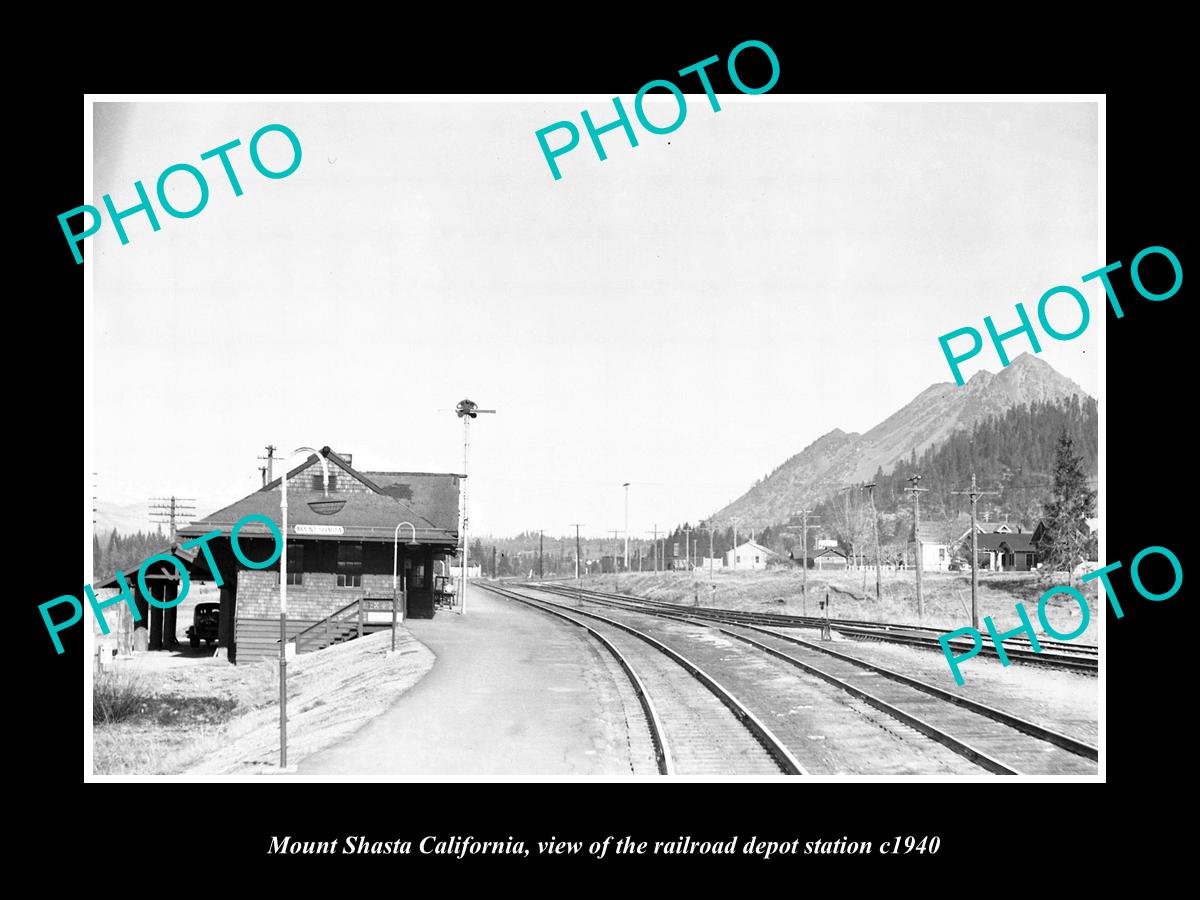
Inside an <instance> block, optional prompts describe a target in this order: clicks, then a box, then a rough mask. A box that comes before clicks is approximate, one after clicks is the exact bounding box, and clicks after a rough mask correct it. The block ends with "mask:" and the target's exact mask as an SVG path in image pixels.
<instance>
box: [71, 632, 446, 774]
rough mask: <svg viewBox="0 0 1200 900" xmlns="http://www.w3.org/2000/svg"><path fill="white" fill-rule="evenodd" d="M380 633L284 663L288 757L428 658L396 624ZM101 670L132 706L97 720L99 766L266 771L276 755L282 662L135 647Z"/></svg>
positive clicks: (349, 725) (393, 692) (391, 689)
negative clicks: (121, 715) (124, 715)
mask: <svg viewBox="0 0 1200 900" xmlns="http://www.w3.org/2000/svg"><path fill="white" fill-rule="evenodd" d="M390 646H391V634H390V633H389V632H379V633H377V634H373V635H369V636H368V637H365V638H362V639H360V640H355V641H349V642H347V643H345V644H339V645H336V646H334V647H331V648H329V649H327V650H324V651H321V652H319V653H312V654H303V655H301V656H298V657H294V658H292V659H290V660H289V661H288V733H289V740H288V762H289V764H294V763H296V762H299V761H300V760H301V759H303V758H304V757H305V756H308V755H310V754H312V753H315V752H317V751H318V750H321V749H324V748H325V747H327V746H329V745H330V744H332V743H334V742H336V741H338V740H340V739H342V738H343V737H345V736H347V735H349V734H351V733H352V732H354V731H355V730H357V729H358V728H359V727H361V726H362V725H364V724H365V723H367V722H368V721H370V719H372V718H373V717H374V716H376V715H378V714H379V713H380V712H382V711H383V710H384V709H386V708H387V707H388V706H390V705H391V704H392V703H393V702H394V701H395V700H396V699H397V698H398V697H399V696H400V695H401V694H402V693H403V692H404V691H406V690H408V689H409V688H410V687H412V686H413V685H414V684H416V683H417V682H418V681H419V680H420V679H421V678H422V677H423V676H424V675H425V673H426V672H428V671H429V669H430V668H432V666H433V662H434V655H433V653H432V652H431V651H430V650H429V649H428V648H427V647H425V646H424V645H423V644H422V643H420V642H419V641H418V640H416V638H414V637H413V636H412V635H411V634H410V633H409V632H408V631H406V630H404V631H401V633H400V637H399V639H398V641H397V647H396V653H395V654H392V653H390V652H389V651H390ZM101 677H103V678H121V679H126V680H128V681H129V682H131V684H132V689H133V690H134V691H136V693H137V695H138V697H139V699H138V701H137V704H136V711H135V712H134V714H133V715H132V716H131V717H130V718H128V719H126V720H124V721H122V722H118V723H109V724H104V723H97V724H95V725H94V726H93V741H94V746H93V771H94V772H95V773H96V774H102V775H113V774H117V775H120V774H155V775H165V774H179V773H184V774H224V773H247V772H256V771H269V770H270V769H272V768H273V767H274V766H277V765H278V761H279V703H278V701H279V667H278V663H277V662H275V661H269V662H267V661H264V662H259V663H254V664H249V665H238V666H233V665H230V664H228V663H227V662H226V661H225V660H223V659H213V658H211V649H207V648H201V649H200V650H198V651H191V650H190V648H188V647H187V646H186V645H185V646H184V647H183V648H182V650H181V651H180V652H177V653H169V652H161V653H145V654H138V655H136V656H135V657H134V658H133V659H131V660H122V661H120V662H119V663H118V665H117V666H115V667H114V669H113V672H112V673H111V674H106V675H104V676H101Z"/></svg>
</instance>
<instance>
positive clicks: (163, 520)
mask: <svg viewBox="0 0 1200 900" xmlns="http://www.w3.org/2000/svg"><path fill="white" fill-rule="evenodd" d="M195 501H196V498H195V497H176V496H174V495H172V496H170V497H151V498H150V520H151V521H152V522H158V523H160V524H164V525H167V526H168V527H169V528H170V529H171V543H172V544H173V543H175V538H176V534H175V532H176V529H177V528H178V526H179V522H180V521H181V520H183V519H190V518H191V517H192V515H194V514H195V512H196V507H195V506H193V504H194V503H195Z"/></svg>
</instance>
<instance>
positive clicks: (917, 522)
mask: <svg viewBox="0 0 1200 900" xmlns="http://www.w3.org/2000/svg"><path fill="white" fill-rule="evenodd" d="M908 483H909V484H911V485H912V487H908V488H905V489H904V490H905V492H906V493H909V494H912V498H913V547H914V549H915V555H916V564H917V619H918V620H920V619H921V618H923V617H924V615H925V597H924V596H923V595H922V593H921V569H922V568H923V561H922V559H921V495H922V494H924V493H926V492H927V491H928V490H929V488H923V487H918V485H919V484H920V483H921V476H920V475H917V474H915V473H914V474H912V475H909V476H908Z"/></svg>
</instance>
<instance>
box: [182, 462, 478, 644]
mask: <svg viewBox="0 0 1200 900" xmlns="http://www.w3.org/2000/svg"><path fill="white" fill-rule="evenodd" d="M326 460H327V462H328V465H329V490H328V499H329V500H332V501H338V502H334V503H322V502H320V501H323V500H325V499H326V497H325V490H324V483H323V473H322V466H321V464H320V461H319V459H318V457H317V456H316V455H313V456H310V457H309V458H308V459H307V460H305V461H304V462H302V463H301V464H300V465H298V466H296V468H294V469H292V470H291V471H290V472H288V473H287V476H286V477H287V499H288V533H287V535H285V536H284V537H285V540H286V543H287V554H288V557H287V569H288V587H287V596H288V622H287V627H288V638H289V639H291V638H294V637H295V635H296V634H297V633H298V632H300V631H303V630H304V629H306V628H309V627H310V626H313V625H315V624H317V623H318V622H320V621H321V620H323V619H325V618H326V617H327V616H330V615H331V614H333V613H335V612H337V611H338V610H340V609H343V608H344V607H346V606H347V605H349V604H352V603H354V602H355V601H359V600H370V599H390V598H391V597H392V566H393V552H395V553H396V558H397V570H398V572H399V575H400V577H401V578H406V579H407V587H408V597H407V615H409V616H413V617H421V618H425V617H432V615H433V610H434V596H433V595H434V577H433V576H434V563H435V562H441V563H442V565H441V566H439V571H445V569H444V566H445V565H446V564H447V557H451V556H453V554H454V553H455V549H456V547H457V545H458V502H459V481H460V479H461V478H462V476H461V475H456V474H450V473H432V472H360V471H358V470H356V469H354V468H352V467H351V465H350V463H349V462H348V461H347V460H346V459H345V458H343V457H342V456H340V455H339V454H337V453H334V452H332V451H330V452H328V455H327V457H326ZM280 483H281V479H279V478H276V479H275V480H274V481H271V482H270V483H269V484H266V485H265V486H263V487H262V488H261V489H260V490H258V491H255V492H254V493H253V494H250V495H249V496H246V497H243V498H242V499H241V500H238V501H237V502H236V503H233V504H230V505H229V506H226V507H225V508H224V509H220V510H217V511H216V512H214V513H212V514H211V515H209V516H206V517H205V518H203V519H198V520H197V521H195V522H193V523H192V524H191V525H188V526H187V527H185V528H182V529H180V530H179V539H180V541H181V542H186V541H188V540H191V539H193V538H198V537H202V536H204V535H206V534H209V533H211V532H213V531H218V532H220V536H219V537H215V538H213V539H212V540H211V541H209V542H208V546H209V548H210V549H211V550H212V555H213V560H214V563H215V565H216V567H217V568H218V569H219V570H220V573H221V577H222V579H223V580H224V583H223V584H222V585H221V586H220V605H221V615H220V638H219V642H218V644H219V646H221V647H224V648H226V653H227V656H228V658H229V659H230V661H231V662H247V661H253V660H257V659H261V658H263V657H267V656H271V657H274V656H277V655H278V653H279V571H280V568H279V561H278V560H277V561H276V562H275V563H274V564H272V565H271V567H270V568H265V569H251V568H248V567H246V566H245V565H244V564H242V563H241V562H239V561H238V559H237V557H236V556H235V555H234V553H233V548H232V545H231V543H230V536H231V533H232V530H233V526H234V524H235V523H236V522H238V521H239V520H240V519H242V518H243V517H244V516H248V515H252V514H254V515H261V516H266V517H268V518H269V519H270V520H271V521H273V522H275V523H276V526H277V527H279V526H281V524H282V516H281V513H280V499H281V496H280V494H281V489H280ZM310 502H312V505H310ZM331 507H332V508H334V509H336V511H335V512H331V513H329V509H330V508H331ZM318 510H320V511H318ZM325 513H329V514H325ZM401 522H408V523H411V524H412V526H413V527H412V528H409V527H408V525H404V526H403V527H401V528H400V533H399V540H398V541H397V540H396V526H397V525H399V524H400V523H401ZM414 532H415V534H414ZM414 542H415V543H414ZM238 546H239V548H240V549H241V551H242V554H243V555H244V556H245V557H247V558H248V559H250V560H265V559H268V558H270V557H271V555H272V554H273V553H274V551H275V541H274V539H273V538H272V536H271V534H270V532H269V531H268V530H267V528H266V526H265V525H263V524H262V523H260V522H250V523H246V524H245V525H243V526H242V528H241V529H240V530H239V532H238ZM198 550H199V547H195V548H193V550H192V551H191V552H195V551H198ZM193 566H194V568H195V575H194V576H193V577H198V578H202V579H205V580H215V579H213V576H212V573H211V572H209V571H208V566H207V564H206V561H205V557H204V554H203V553H197V554H196V556H195V558H194V562H193Z"/></svg>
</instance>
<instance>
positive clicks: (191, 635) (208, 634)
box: [187, 603, 221, 647]
mask: <svg viewBox="0 0 1200 900" xmlns="http://www.w3.org/2000/svg"><path fill="white" fill-rule="evenodd" d="M220 621H221V604H220V603H200V604H198V605H197V606H196V609H195V611H194V612H193V613H192V624H191V625H190V626H188V630H187V636H188V643H189V644H191V645H192V646H193V647H199V646H200V642H201V641H204V642H205V643H207V644H210V645H211V644H215V643H216V642H217V634H218V632H217V626H218V625H219V624H220Z"/></svg>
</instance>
